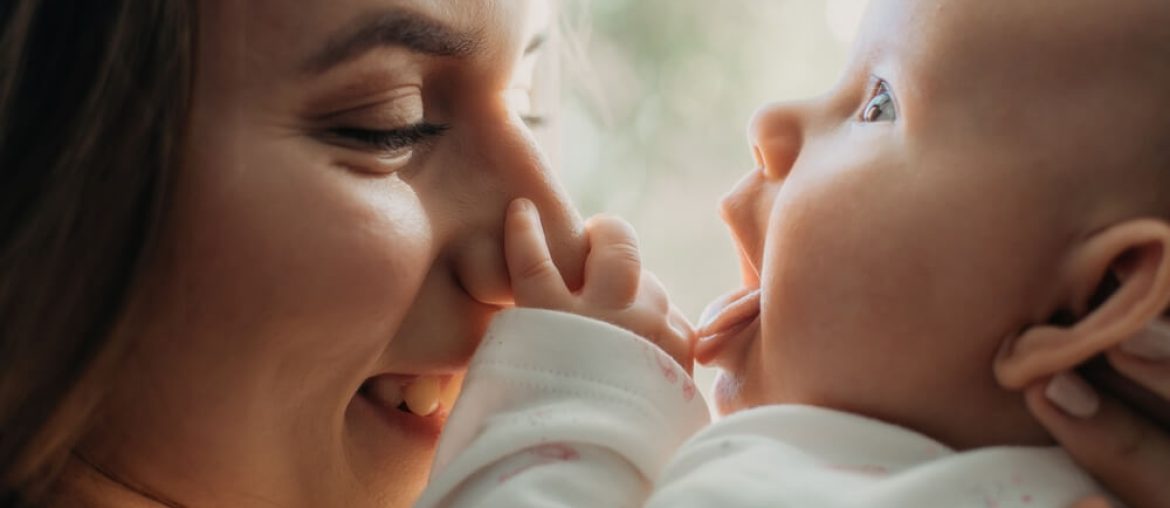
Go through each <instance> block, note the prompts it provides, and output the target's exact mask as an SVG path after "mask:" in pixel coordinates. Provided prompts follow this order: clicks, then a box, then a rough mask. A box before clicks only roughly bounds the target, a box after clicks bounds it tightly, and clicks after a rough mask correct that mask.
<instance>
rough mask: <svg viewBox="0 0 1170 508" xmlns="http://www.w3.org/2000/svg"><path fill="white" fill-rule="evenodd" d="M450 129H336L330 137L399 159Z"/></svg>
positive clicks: (438, 126) (430, 125) (422, 126)
mask: <svg viewBox="0 0 1170 508" xmlns="http://www.w3.org/2000/svg"><path fill="white" fill-rule="evenodd" d="M448 129H450V126H448V125H444V124H437V123H429V122H419V123H415V124H412V125H408V126H406V127H400V128H397V129H389V130H381V129H366V128H360V127H336V128H333V129H330V130H329V135H330V137H331V138H333V139H334V140H335V142H337V143H340V144H344V145H347V146H351V147H353V148H358V149H363V150H370V151H373V152H377V153H378V155H379V156H384V157H387V158H398V157H400V156H402V155H405V154H407V153H409V152H410V151H411V150H412V149H414V148H415V147H416V146H418V145H420V144H423V143H425V142H427V141H431V140H433V139H436V138H438V137H440V136H442V135H443V133H444V132H446V131H447V130H448Z"/></svg>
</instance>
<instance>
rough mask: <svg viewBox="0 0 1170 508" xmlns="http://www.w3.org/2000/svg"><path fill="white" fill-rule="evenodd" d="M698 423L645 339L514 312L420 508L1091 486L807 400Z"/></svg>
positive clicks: (1002, 494)
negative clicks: (954, 447) (956, 448)
mask: <svg viewBox="0 0 1170 508" xmlns="http://www.w3.org/2000/svg"><path fill="white" fill-rule="evenodd" d="M707 423H708V414H707V410H706V405H705V404H704V402H703V401H702V399H701V397H700V396H699V395H697V394H696V392H695V388H694V384H693V382H691V380H690V378H689V377H688V376H686V375H685V373H683V371H682V369H681V367H679V366H678V365H677V364H676V363H674V362H673V361H671V360H670V359H669V357H667V356H666V354H665V353H663V352H662V351H661V350H659V349H658V348H656V347H655V346H653V345H652V344H650V343H649V342H647V341H645V340H643V339H641V338H640V337H638V336H636V335H634V334H632V333H630V332H627V331H625V330H622V329H620V328H617V327H614V326H611V325H608V324H606V323H601V322H598V321H593V320H589V319H586V318H582V317H579V316H574V315H570V314H564V313H558V312H552V311H542V310H532V309H515V310H510V311H507V312H504V313H501V315H500V316H498V317H497V318H496V320H495V321H494V322H493V323H492V326H491V327H490V329H489V331H488V334H487V336H486V338H485V340H484V344H483V345H482V346H481V349H480V350H479V351H478V352H477V353H476V356H475V358H474V359H473V360H472V364H471V367H470V370H469V373H468V376H467V380H466V383H465V389H464V392H463V394H462V395H461V396H460V400H459V402H458V403H457V404H456V407H455V410H454V411H453V413H452V415H451V417H450V418H449V419H448V423H447V428H446V429H445V430H444V434H443V437H442V439H441V441H440V445H439V451H438V454H437V456H436V459H435V465H434V468H433V470H432V472H431V475H432V476H431V483H430V485H429V486H428V487H427V490H426V492H424V494H423V496H422V497H421V499H420V500H419V501H418V503H417V504H416V508H439V507H444V508H454V507H508V508H526V507H605V508H613V507H642V506H650V507H656V508H657V507H662V508H665V507H671V508H689V507H696V508H697V507H717V508H733V507H755V506H760V507H765V506H766V507H817V508H820V507H825V508H829V507H884V506H890V507H899V508H915V507H931V508H935V507H972V508H975V507H978V508H1011V507H1029V508H1041V507H1054V508H1067V507H1068V506H1070V505H1071V504H1072V503H1073V502H1074V501H1076V500H1078V499H1081V498H1082V497H1084V496H1086V495H1088V494H1090V493H1098V492H1101V490H1100V489H1099V487H1097V486H1096V485H1095V484H1094V483H1093V482H1092V480H1091V479H1090V478H1089V477H1088V476H1086V475H1085V474H1084V473H1083V472H1081V471H1080V470H1079V469H1077V467H1076V466H1075V465H1074V464H1073V463H1072V462H1071V461H1070V460H1069V459H1068V457H1067V456H1066V455H1065V454H1064V453H1063V452H1062V451H1061V450H1060V449H1058V448H1019V447H1016V448H1008V447H1002V448H986V449H980V450H975V451H969V452H964V453H956V452H954V451H952V450H950V449H948V448H947V447H946V446H943V445H941V444H939V443H937V442H934V441H932V440H931V439H929V438H927V437H925V436H922V435H921V434H918V433H915V432H913V431H910V430H907V429H903V428H900V427H896V426H893V425H889V424H885V423H882V422H879V421H876V420H871V419H868V418H864V417H860V416H855V415H851V414H846V413H841V412H836V411H831V410H827V409H820V408H813V407H807V406H769V407H762V408H757V409H753V410H749V411H744V412H740V413H737V414H735V415H732V416H730V417H728V418H725V419H723V420H721V421H719V422H717V423H715V424H713V425H710V426H709V427H707V428H706V429H703V430H702V431H701V432H698V433H697V434H696V432H697V431H699V430H700V429H701V428H702V427H704V426H705V425H707ZM688 437H689V438H690V440H689V441H688V440H687V439H688ZM684 441H685V444H684Z"/></svg>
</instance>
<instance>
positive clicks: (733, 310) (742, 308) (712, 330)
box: [695, 289, 760, 364]
mask: <svg viewBox="0 0 1170 508" xmlns="http://www.w3.org/2000/svg"><path fill="white" fill-rule="evenodd" d="M703 314H704V318H705V322H704V323H703V324H702V326H701V327H700V328H699V330H698V331H697V332H696V336H698V337H699V339H698V342H697V343H696V344H695V360H697V361H698V362H699V363H702V364H709V363H710V362H711V361H713V360H714V359H715V358H716V357H718V356H719V354H720V352H721V351H722V350H723V349H724V348H726V346H727V345H728V343H729V342H731V341H732V340H733V339H734V338H735V337H737V336H739V335H740V334H741V333H742V332H743V330H744V327H745V326H747V325H748V324H750V323H751V322H752V320H753V319H755V318H756V316H758V315H759V314H760V290H759V289H741V290H737V291H734V292H732V293H730V294H728V295H726V296H724V297H722V298H720V299H719V300H716V301H715V302H713V303H712V304H711V305H710V306H708V309H707V311H704V313H703Z"/></svg>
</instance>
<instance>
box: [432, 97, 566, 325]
mask: <svg viewBox="0 0 1170 508" xmlns="http://www.w3.org/2000/svg"><path fill="white" fill-rule="evenodd" d="M502 124H503V126H502V127H501V128H496V129H483V130H482V132H479V133H477V134H475V135H474V136H476V137H477V138H478V139H475V140H474V141H473V142H474V144H475V152H476V153H477V155H478V157H476V158H477V159H478V161H476V164H477V165H478V167H477V168H476V171H477V172H478V173H479V174H480V175H481V178H477V180H478V182H477V183H476V184H475V185H474V188H471V189H468V191H469V192H470V193H471V194H470V195H469V196H468V199H467V200H466V201H465V204H466V205H467V206H466V209H465V210H462V211H461V213H463V214H466V215H467V216H468V217H467V221H468V222H466V223H464V224H463V227H462V229H463V231H462V232H461V233H460V234H459V235H458V237H457V238H456V240H455V254H454V256H455V260H456V265H457V271H458V276H459V278H460V283H461V284H462V285H463V287H464V288H465V289H466V290H467V291H468V292H469V293H470V294H471V295H472V297H474V298H475V299H476V300H479V301H481V302H485V303H491V304H497V305H503V304H509V303H511V302H512V292H511V284H510V282H509V279H508V271H507V265H506V263H505V261H504V250H503V244H504V242H503V235H504V215H505V213H506V210H507V208H508V205H509V204H511V202H512V201H513V200H515V199H518V198H527V199H529V200H531V201H532V202H533V203H534V204H535V205H536V208H537V210H538V211H539V212H540V218H541V222H542V223H543V226H544V233H545V237H546V239H547V241H548V245H549V253H550V254H551V255H552V259H553V263H554V264H556V266H557V268H558V269H559V270H560V272H561V275H562V277H564V279H565V283H566V284H567V285H568V287H569V288H572V289H576V288H579V287H581V285H582V284H583V279H584V266H585V256H586V254H587V253H588V242H587V240H586V238H585V234H584V226H583V223H582V221H581V217H580V215H579V214H578V213H577V210H576V208H575V207H574V206H573V205H572V204H571V203H570V201H569V198H568V196H567V194H566V193H565V191H564V189H563V188H562V187H561V186H560V183H559V182H558V181H557V178H556V175H555V174H554V173H553V171H552V169H551V168H550V166H549V163H548V160H547V158H546V157H545V156H544V154H543V153H542V151H541V149H540V147H539V146H538V145H537V143H536V141H535V140H534V138H533V137H532V135H531V133H530V132H529V131H528V129H527V128H526V127H524V126H523V124H522V123H521V122H519V120H518V119H515V118H509V119H508V120H507V121H504V122H502Z"/></svg>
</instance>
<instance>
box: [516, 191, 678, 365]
mask: <svg viewBox="0 0 1170 508" xmlns="http://www.w3.org/2000/svg"><path fill="white" fill-rule="evenodd" d="M585 227H586V232H587V234H588V235H589V245H590V247H589V256H588V258H587V259H586V260H585V284H584V286H583V287H582V288H581V290H580V291H578V292H576V293H574V292H572V291H570V290H569V288H568V287H567V286H566V285H565V281H564V279H562V278H561V275H560V272H559V271H557V268H556V266H555V265H554V264H553V262H552V257H551V256H550V255H549V250H548V244H547V243H546V241H545V237H544V229H543V228H542V226H541V223H540V215H539V213H538V212H537V210H536V207H535V206H534V205H533V204H532V202H530V201H528V200H526V199H517V200H516V201H513V202H512V205H511V206H510V207H509V209H508V217H507V222H506V225H505V233H504V250H505V258H506V259H507V263H508V272H509V274H510V276H511V279H512V293H513V294H514V296H515V299H516V306H518V307H534V308H541V309H548V310H557V311H563V312H570V313H573V314H579V315H582V316H586V317H590V318H593V319H599V320H601V321H605V322H608V323H611V324H613V325H616V326H620V327H622V328H625V329H627V330H629V331H631V332H634V333H636V334H638V335H641V336H642V337H645V338H646V339H647V340H649V341H651V342H653V343H655V344H657V345H658V347H661V348H662V349H663V350H664V351H666V352H667V354H669V355H670V356H671V357H673V358H674V359H675V361H677V362H678V363H679V364H680V365H682V366H683V368H684V369H686V371H687V373H690V372H691V367H692V365H693V363H694V361H693V356H692V353H693V344H694V341H693V340H692V339H693V337H694V328H693V327H692V326H691V324H690V322H689V321H687V319H686V318H685V317H683V315H682V313H681V312H679V311H678V309H675V308H674V307H673V306H671V304H670V299H669V298H668V297H667V295H666V290H665V289H664V288H663V287H662V283H660V282H659V281H658V279H657V278H655V277H654V275H652V274H651V273H650V272H647V271H643V270H642V262H641V259H640V255H639V252H638V243H637V237H636V235H635V233H634V229H633V228H631V227H630V225H629V224H627V223H625V222H624V221H622V220H621V219H618V218H616V217H607V216H598V217H594V218H592V219H590V220H589V221H588V222H587V223H586V226H585Z"/></svg>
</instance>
